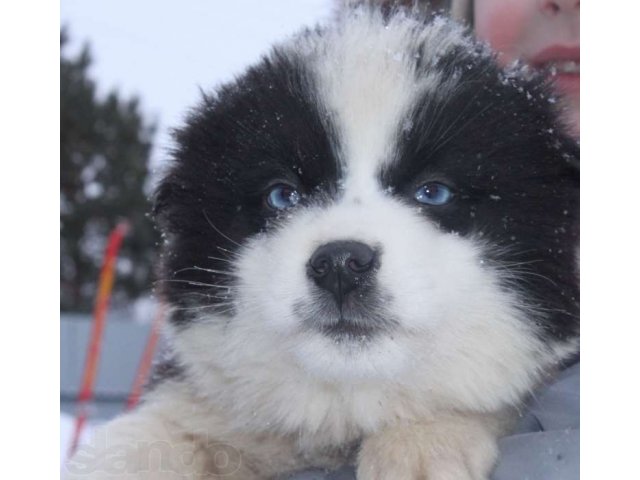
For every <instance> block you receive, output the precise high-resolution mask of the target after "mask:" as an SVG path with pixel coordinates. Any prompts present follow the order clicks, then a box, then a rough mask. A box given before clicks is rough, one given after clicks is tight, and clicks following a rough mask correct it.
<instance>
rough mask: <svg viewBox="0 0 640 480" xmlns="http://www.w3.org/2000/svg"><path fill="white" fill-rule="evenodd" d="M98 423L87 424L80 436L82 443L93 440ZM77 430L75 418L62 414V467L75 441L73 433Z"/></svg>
mask: <svg viewBox="0 0 640 480" xmlns="http://www.w3.org/2000/svg"><path fill="white" fill-rule="evenodd" d="M95 426H96V423H93V422H88V423H87V424H85V427H84V429H83V430H82V435H81V436H80V443H81V444H82V443H86V442H88V441H89V440H90V439H91V434H92V432H93V429H94V428H95ZM74 429H75V418H74V417H73V416H71V415H68V414H66V413H63V412H60V465H62V464H63V463H64V461H65V460H66V459H67V455H68V453H69V448H71V441H72V439H73V431H74Z"/></svg>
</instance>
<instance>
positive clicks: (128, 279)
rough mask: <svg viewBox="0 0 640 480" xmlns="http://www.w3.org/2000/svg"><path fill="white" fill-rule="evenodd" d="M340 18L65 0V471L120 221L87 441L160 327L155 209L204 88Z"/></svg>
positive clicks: (313, 12)
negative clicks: (175, 136) (181, 129)
mask: <svg viewBox="0 0 640 480" xmlns="http://www.w3.org/2000/svg"><path fill="white" fill-rule="evenodd" d="M334 6H335V4H334V1H333V0H274V1H270V2H265V1H261V0H234V1H232V2H225V1H221V0H219V1H214V0H187V1H184V2H175V1H168V0H166V1H158V0H155V1H153V2H151V1H136V2H130V1H125V0H110V1H109V2H104V1H99V0H62V2H61V12H60V164H61V165H60V168H61V172H60V177H61V182H60V245H61V251H60V318H61V330H60V333H61V346H60V347H61V358H60V376H61V385H60V409H61V459H63V458H64V457H65V456H66V452H67V450H68V448H69V441H70V439H71V437H72V435H73V429H74V416H75V415H76V411H77V404H76V400H77V398H78V392H79V390H80V386H81V384H82V382H83V378H84V379H85V380H86V378H85V376H86V375H85V373H84V371H85V369H86V365H87V363H88V362H87V358H88V356H87V351H88V346H89V343H90V339H91V338H92V336H95V329H94V328H93V327H92V319H93V310H94V305H95V303H96V298H97V292H98V279H99V274H100V270H101V267H102V265H103V263H104V256H105V249H106V246H107V239H108V237H109V234H110V232H112V230H113V229H114V228H115V227H116V225H118V224H119V223H121V222H123V221H126V222H127V223H128V225H129V230H128V233H127V234H126V235H125V236H124V238H123V241H122V245H121V248H120V250H119V252H118V254H117V259H116V261H115V264H114V282H113V289H112V295H111V298H110V303H109V309H108V312H107V314H106V318H105V324H104V325H105V326H104V331H103V333H102V339H101V342H100V350H99V355H98V356H97V365H96V366H97V370H96V371H95V373H94V380H93V383H94V385H93V392H92V394H93V395H92V401H91V402H89V403H88V410H87V415H88V423H87V428H84V429H83V432H84V435H83V438H87V436H88V434H89V433H90V431H91V429H92V427H93V426H95V425H96V424H97V423H100V422H103V421H105V420H107V419H109V418H111V417H112V416H114V415H116V414H118V413H120V412H122V411H123V409H124V408H125V406H126V402H127V398H128V397H129V395H130V394H131V391H132V388H133V384H134V379H135V377H136V371H137V368H138V365H139V364H140V362H141V361H142V357H143V351H144V350H145V346H148V344H149V342H150V336H151V329H152V327H151V326H152V325H153V322H154V319H155V318H158V313H159V305H158V301H157V299H155V298H154V295H153V282H154V276H153V264H154V259H155V256H156V254H157V249H158V246H159V240H160V238H159V234H158V232H156V231H155V229H154V227H153V223H152V221H151V218H150V217H149V212H150V208H151V206H150V202H149V197H150V195H151V193H152V191H153V187H154V183H155V182H156V181H157V179H158V178H159V177H160V176H161V175H162V168H163V165H164V164H165V163H166V160H167V158H168V151H169V149H170V148H171V135H170V132H171V128H172V127H175V126H177V125H179V124H180V122H181V119H182V117H183V115H184V114H185V113H186V112H187V110H188V108H189V107H190V106H191V105H194V104H195V103H196V102H197V101H198V99H199V96H200V91H201V89H202V90H205V91H206V90H210V89H213V88H215V87H216V86H217V85H219V84H220V83H222V82H225V81H228V80H230V79H232V78H233V77H234V75H237V74H239V73H241V72H242V71H243V69H244V68H245V67H246V66H248V65H249V64H251V63H253V62H254V61H256V60H257V59H258V58H259V57H260V55H261V54H263V53H264V52H265V51H266V50H267V49H268V48H269V46H270V45H272V44H273V43H274V42H278V41H282V40H284V39H285V38H286V37H287V36H288V35H291V34H293V33H295V32H296V31H297V30H299V29H300V28H302V27H303V26H308V25H314V24H315V23H317V22H318V21H322V20H323V19H325V18H327V17H328V16H330V15H331V14H332V12H333V8H334ZM92 332H94V333H92ZM157 350H158V349H156V351H157Z"/></svg>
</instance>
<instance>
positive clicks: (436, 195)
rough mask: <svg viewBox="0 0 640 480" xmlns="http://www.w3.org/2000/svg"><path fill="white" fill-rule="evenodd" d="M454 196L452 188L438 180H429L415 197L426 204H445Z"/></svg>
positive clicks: (417, 191)
mask: <svg viewBox="0 0 640 480" xmlns="http://www.w3.org/2000/svg"><path fill="white" fill-rule="evenodd" d="M451 197H453V193H452V192H451V189H450V188H449V187H447V186H446V185H444V184H442V183H438V182H429V183H425V184H424V185H422V186H421V187H420V188H418V190H416V193H415V195H414V198H415V199H416V200H417V201H418V202H420V203H424V204H426V205H444V204H445V203H448V202H449V200H451Z"/></svg>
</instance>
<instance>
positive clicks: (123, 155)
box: [60, 30, 157, 311]
mask: <svg viewBox="0 0 640 480" xmlns="http://www.w3.org/2000/svg"><path fill="white" fill-rule="evenodd" d="M67 43H68V37H67V33H66V31H65V30H62V31H61V34H60V168H61V171H60V211H61V213H60V220H61V222H60V229H61V232H60V250H61V252H60V308H61V310H74V311H89V310H91V308H92V306H93V302H94V299H95V295H96V285H97V278H98V273H99V269H100V266H101V263H102V257H103V251H104V248H105V245H106V239H107V236H108V234H109V232H110V231H111V229H112V228H113V227H114V226H115V225H116V224H117V223H118V222H119V221H120V220H122V219H127V220H128V221H129V222H130V224H131V226H132V229H131V231H130V234H129V235H128V236H127V238H126V239H125V242H124V244H123V246H122V250H121V252H120V255H119V260H118V265H117V277H116V283H115V286H114V301H115V302H124V301H126V300H127V299H132V298H135V297H136V296H138V295H140V293H141V292H143V291H145V290H149V289H150V285H151V272H152V267H151V266H152V263H153V258H154V251H155V248H154V246H155V244H156V241H157V234H156V232H155V230H154V229H153V226H152V223H151V221H150V220H149V218H148V216H147V213H148V211H149V210H150V206H149V204H148V201H147V198H146V194H145V188H144V187H145V181H146V180H147V177H148V167H147V165H148V161H149V155H150V152H151V140H152V136H153V133H154V128H155V127H154V126H153V125H151V124H150V123H148V122H147V121H146V120H145V119H144V118H143V116H142V114H141V112H140V107H139V102H138V99H136V98H132V99H129V100H123V99H121V98H120V97H119V95H118V93H117V92H116V91H112V92H111V93H109V94H108V95H107V96H106V98H100V97H99V96H98V94H97V92H96V84H95V82H94V81H93V80H92V79H91V78H90V77H89V75H88V70H89V67H90V65H91V61H92V60H91V55H90V51H89V47H88V46H85V47H84V48H83V50H82V52H81V53H80V54H79V55H77V56H75V57H71V56H69V55H66V52H65V47H66V46H67Z"/></svg>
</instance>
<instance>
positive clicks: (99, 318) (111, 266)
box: [69, 222, 129, 456]
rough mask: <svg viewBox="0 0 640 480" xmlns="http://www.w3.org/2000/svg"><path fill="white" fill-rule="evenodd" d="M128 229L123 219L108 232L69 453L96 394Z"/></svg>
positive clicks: (78, 436) (77, 439)
mask: <svg viewBox="0 0 640 480" xmlns="http://www.w3.org/2000/svg"><path fill="white" fill-rule="evenodd" d="M128 230H129V224H128V223H127V222H122V223H120V224H118V226H116V228H115V229H114V230H113V231H112V232H111V234H109V239H108V241H107V248H106V250H105V254H104V262H103V264H102V269H101V270H100V277H99V280H98V295H97V297H96V303H95V307H94V310H93V324H92V329H91V337H90V340H89V346H88V349H87V357H86V360H85V364H84V373H83V376H82V383H81V386H80V391H79V393H78V405H77V413H76V422H75V428H74V432H73V438H72V442H71V448H70V449H69V456H71V455H72V454H73V452H75V450H76V448H77V447H78V443H79V441H80V435H81V434H82V429H83V427H84V425H85V423H86V421H87V418H88V416H89V415H88V405H89V403H90V402H91V400H92V398H93V387H94V385H95V381H96V376H97V373H98V362H99V360H100V349H101V346H102V335H103V333H104V327H105V322H106V319H107V311H108V309H109V300H110V299H111V291H112V289H113V281H114V278H115V264H116V259H117V256H118V251H119V250H120V246H121V245H122V240H123V239H124V236H125V235H126V234H127V231H128Z"/></svg>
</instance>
